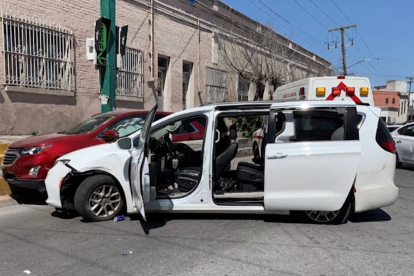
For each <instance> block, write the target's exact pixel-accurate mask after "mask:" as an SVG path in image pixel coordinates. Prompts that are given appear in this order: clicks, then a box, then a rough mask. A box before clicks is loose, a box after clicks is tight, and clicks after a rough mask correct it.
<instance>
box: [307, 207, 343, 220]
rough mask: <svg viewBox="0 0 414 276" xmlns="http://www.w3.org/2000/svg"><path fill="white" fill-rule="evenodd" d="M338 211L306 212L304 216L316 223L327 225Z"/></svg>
mask: <svg viewBox="0 0 414 276" xmlns="http://www.w3.org/2000/svg"><path fill="white" fill-rule="evenodd" d="M339 212H340V210H338V211H306V215H307V216H308V217H309V218H310V219H311V220H313V221H315V222H318V223H328V222H331V221H333V220H334V219H335V218H336V217H337V216H338V214H339Z"/></svg>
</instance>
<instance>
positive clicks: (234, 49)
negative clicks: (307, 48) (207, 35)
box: [216, 23, 322, 100]
mask: <svg viewBox="0 0 414 276" xmlns="http://www.w3.org/2000/svg"><path fill="white" fill-rule="evenodd" d="M234 24H236V23H234ZM238 28H239V29H233V30H232V32H230V34H222V33H220V34H216V35H217V38H218V39H217V41H218V44H219V52H220V56H221V58H222V59H223V61H224V63H225V64H226V65H227V67H228V70H229V71H230V72H231V73H235V74H237V75H238V76H240V77H242V78H244V79H247V80H249V82H250V83H253V84H255V85H256V95H255V100H258V99H261V98H263V93H264V91H265V86H266V85H267V84H269V85H271V86H272V87H273V88H276V87H278V86H280V85H283V84H285V83H288V82H291V81H295V80H297V79H301V78H304V77H308V76H311V75H315V74H318V71H317V69H320V68H318V66H317V63H316V62H315V61H314V60H312V59H311V58H308V57H304V56H303V55H300V54H298V51H295V49H294V47H295V45H294V44H293V43H292V42H291V41H290V40H289V39H287V38H286V37H283V36H281V35H279V34H277V33H276V32H275V31H274V30H273V28H272V26H270V25H269V26H267V27H265V26H263V25H260V24H258V25H257V26H256V28H253V27H251V28H247V29H246V28H245V29H244V30H243V31H242V32H241V31H240V26H238ZM298 66H300V67H301V69H299V68H298ZM303 68H304V69H303ZM321 68H322V66H321ZM298 72H303V74H302V75H301V74H298Z"/></svg>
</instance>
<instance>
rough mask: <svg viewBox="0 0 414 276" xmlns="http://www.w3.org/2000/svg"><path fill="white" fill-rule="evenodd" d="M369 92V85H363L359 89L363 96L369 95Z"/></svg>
mask: <svg viewBox="0 0 414 276" xmlns="http://www.w3.org/2000/svg"><path fill="white" fill-rule="evenodd" d="M368 92H369V88H368V87H361V88H360V89H359V94H360V95H361V96H362V97H366V96H368Z"/></svg>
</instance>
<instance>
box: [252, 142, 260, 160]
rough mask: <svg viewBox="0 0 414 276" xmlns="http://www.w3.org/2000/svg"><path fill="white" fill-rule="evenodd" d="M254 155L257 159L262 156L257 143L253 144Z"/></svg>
mask: <svg viewBox="0 0 414 276" xmlns="http://www.w3.org/2000/svg"><path fill="white" fill-rule="evenodd" d="M253 156H254V158H255V159H259V158H260V152H259V147H258V146H257V144H256V143H254V144H253Z"/></svg>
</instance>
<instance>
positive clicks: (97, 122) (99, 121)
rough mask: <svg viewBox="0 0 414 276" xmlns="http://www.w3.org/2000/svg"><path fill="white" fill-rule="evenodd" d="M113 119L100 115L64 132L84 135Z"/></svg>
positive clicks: (107, 115) (112, 116)
mask: <svg viewBox="0 0 414 276" xmlns="http://www.w3.org/2000/svg"><path fill="white" fill-rule="evenodd" d="M113 118H115V115H109V114H102V115H97V116H95V117H92V118H90V119H88V120H86V121H85V122H83V123H81V124H80V125H78V126H76V127H74V128H72V129H71V130H68V131H66V132H65V134H85V133H89V132H91V131H94V130H95V129H97V128H98V127H100V126H101V125H103V124H105V123H106V122H108V121H109V120H111V119H113Z"/></svg>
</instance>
